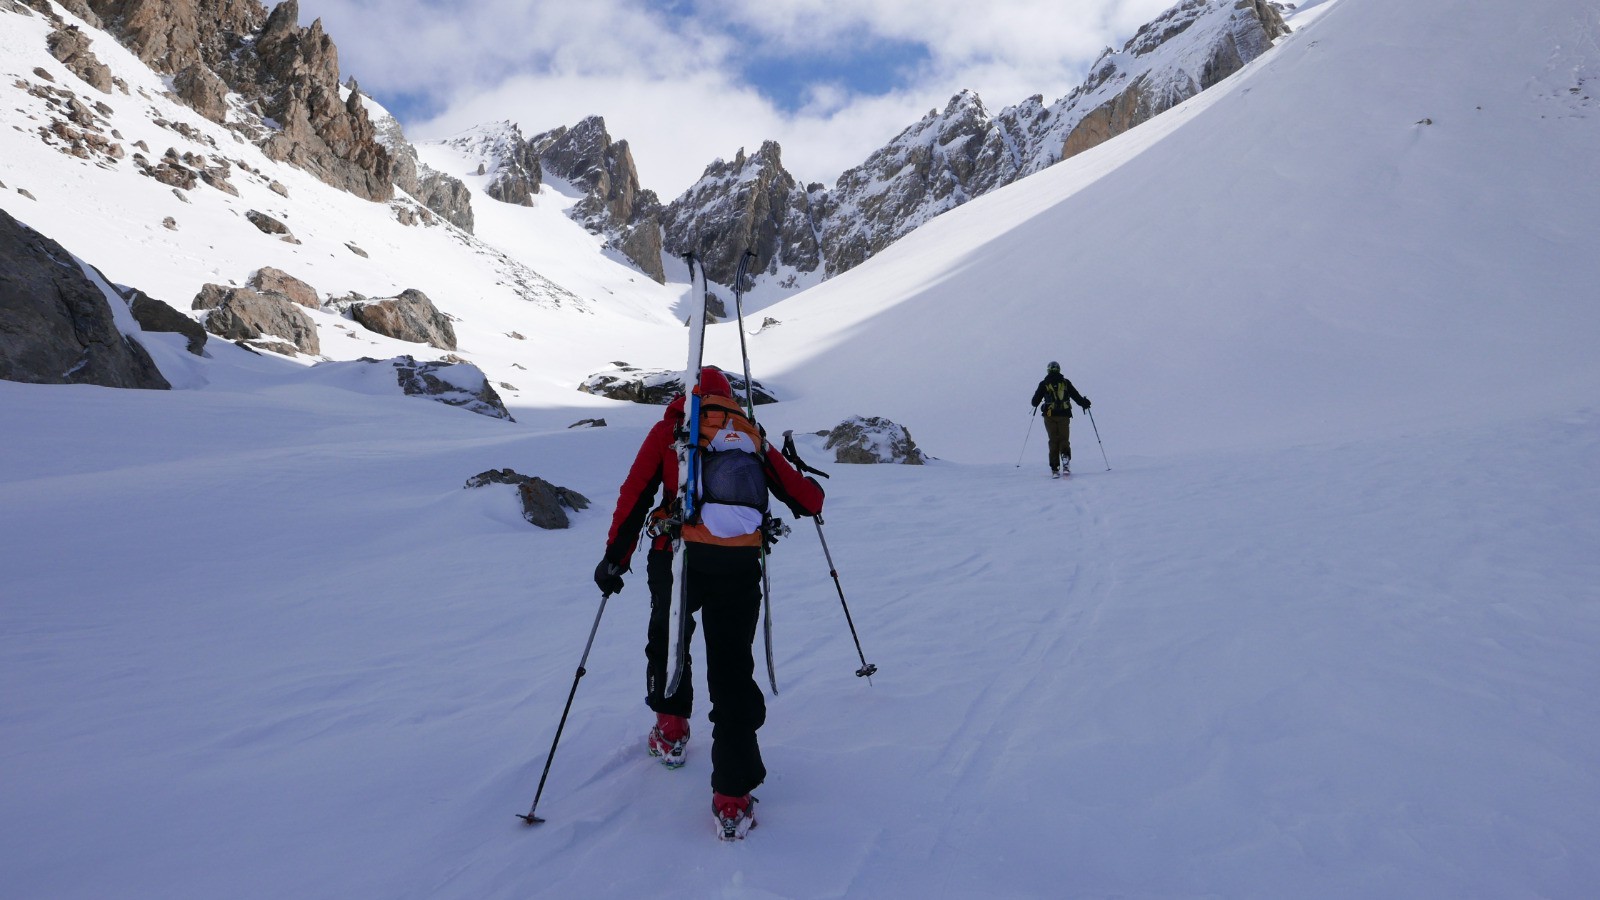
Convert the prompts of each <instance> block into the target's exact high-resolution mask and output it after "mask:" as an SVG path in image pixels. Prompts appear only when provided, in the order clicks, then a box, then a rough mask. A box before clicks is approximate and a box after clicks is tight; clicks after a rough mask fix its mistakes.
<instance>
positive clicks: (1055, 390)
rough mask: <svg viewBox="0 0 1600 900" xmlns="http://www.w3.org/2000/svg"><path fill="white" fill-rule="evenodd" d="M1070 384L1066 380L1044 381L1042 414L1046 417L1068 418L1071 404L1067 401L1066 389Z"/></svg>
mask: <svg viewBox="0 0 1600 900" xmlns="http://www.w3.org/2000/svg"><path fill="white" fill-rule="evenodd" d="M1069 384H1070V382H1068V381H1067V380H1066V379H1062V380H1060V381H1055V382H1052V381H1049V380H1046V381H1045V383H1044V414H1045V415H1047V416H1062V415H1065V416H1070V415H1072V404H1071V403H1070V402H1068V400H1067V388H1068V385H1069Z"/></svg>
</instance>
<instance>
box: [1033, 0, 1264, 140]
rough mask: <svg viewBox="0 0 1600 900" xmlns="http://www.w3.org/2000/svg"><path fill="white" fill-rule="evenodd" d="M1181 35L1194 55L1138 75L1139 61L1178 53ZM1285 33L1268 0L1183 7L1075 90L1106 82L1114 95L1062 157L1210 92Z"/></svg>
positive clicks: (1143, 31)
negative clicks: (1191, 40) (1195, 39)
mask: <svg viewBox="0 0 1600 900" xmlns="http://www.w3.org/2000/svg"><path fill="white" fill-rule="evenodd" d="M1191 30H1193V32H1191ZM1186 33H1197V34H1200V38H1199V41H1200V42H1199V43H1197V44H1196V46H1195V47H1194V48H1193V49H1194V50H1198V51H1200V52H1198V53H1195V54H1193V56H1194V58H1193V59H1185V60H1183V61H1182V62H1175V63H1173V64H1171V65H1167V66H1158V67H1155V68H1150V69H1148V70H1145V71H1137V66H1138V61H1139V60H1141V59H1143V58H1146V57H1151V56H1154V55H1157V54H1160V53H1161V52H1163V50H1164V49H1170V48H1172V47H1176V46H1179V45H1180V44H1181V42H1182V41H1184V40H1187V39H1186V38H1183V36H1184V35H1185V34H1186ZM1288 33H1289V26H1288V25H1286V24H1285V23H1284V21H1283V16H1282V14H1281V13H1280V12H1279V6H1278V4H1275V3H1271V2H1268V0H1184V2H1182V3H1180V4H1178V5H1177V6H1174V7H1172V8H1171V9H1169V10H1167V11H1166V12H1164V13H1162V14H1161V15H1160V16H1159V17H1157V18H1156V19H1154V20H1152V21H1150V22H1148V23H1146V24H1145V25H1144V26H1143V27H1141V28H1140V29H1139V31H1138V33H1137V34H1135V35H1134V36H1133V37H1132V38H1130V39H1129V40H1128V42H1127V44H1125V45H1124V46H1123V48H1122V54H1121V57H1122V58H1121V59H1119V58H1117V55H1115V54H1110V53H1109V52H1108V53H1107V55H1106V56H1103V57H1102V58H1101V61H1100V62H1099V63H1097V64H1096V66H1095V68H1094V70H1093V71H1092V73H1091V74H1090V78H1089V81H1087V82H1086V83H1085V88H1084V89H1080V91H1083V93H1084V95H1085V96H1087V95H1089V94H1091V93H1093V92H1094V91H1097V90H1099V89H1100V88H1101V87H1102V85H1106V84H1107V83H1110V85H1111V86H1112V87H1114V88H1116V90H1117V93H1116V94H1115V96H1112V97H1111V98H1110V99H1105V100H1103V102H1101V103H1100V105H1098V106H1096V107H1094V108H1092V109H1089V110H1087V111H1085V112H1082V113H1080V115H1081V119H1080V121H1079V122H1078V124H1077V125H1076V127H1074V128H1073V129H1072V130H1071V131H1070V132H1069V133H1068V134H1067V136H1066V139H1065V140H1064V141H1063V143H1062V147H1061V158H1062V159H1066V158H1068V157H1071V156H1075V155H1077V154H1079V153H1082V152H1083V151H1085V150H1087V149H1089V148H1090V147H1094V146H1096V145H1098V144H1102V143H1104V142H1106V141H1108V140H1110V139H1111V138H1113V137H1116V136H1117V135H1119V134H1121V133H1123V132H1124V131H1127V130H1128V129H1130V128H1133V127H1135V126H1137V125H1140V124H1142V123H1144V122H1146V121H1148V120H1150V119H1152V118H1154V117H1155V116H1158V115H1160V114H1161V113H1163V112H1166V111H1167V110H1169V109H1171V108H1172V107H1174V106H1177V105H1178V104H1179V103H1182V102H1183V101H1185V100H1187V99H1189V98H1190V97H1193V96H1194V95H1195V94H1198V93H1200V92H1201V91H1203V90H1206V89H1208V88H1210V87H1212V86H1214V85H1216V84H1217V82H1219V81H1221V80H1222V79H1224V78H1226V77H1228V76H1229V75H1232V74H1233V73H1234V72H1237V71H1239V70H1240V69H1242V68H1244V66H1245V64H1246V63H1248V62H1250V61H1251V60H1253V59H1255V58H1256V57H1258V56H1260V55H1261V54H1263V53H1265V52H1267V50H1268V49H1270V48H1271V47H1272V42H1273V41H1275V40H1277V39H1278V38H1279V37H1282V36H1283V35H1285V34H1288ZM1180 49H1181V48H1180ZM1196 59H1197V60H1198V62H1196V61H1195V60H1196ZM1125 70H1126V74H1125ZM1133 72H1137V74H1132V73H1133ZM1119 78H1120V81H1122V82H1126V84H1122V83H1120V82H1119ZM1085 89H1087V90H1085ZM1079 108H1080V109H1082V105H1080V106H1079Z"/></svg>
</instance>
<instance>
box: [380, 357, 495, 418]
mask: <svg viewBox="0 0 1600 900" xmlns="http://www.w3.org/2000/svg"><path fill="white" fill-rule="evenodd" d="M361 361H362V362H364V363H372V362H378V360H374V359H367V358H363V359H362V360H361ZM388 363H389V364H390V365H393V366H394V370H395V377H396V379H398V381H399V383H400V388H401V390H403V391H405V392H406V394H407V395H408V396H413V397H426V398H428V399H429V400H437V401H438V402H440V403H444V404H447V405H449V406H459V407H461V408H462V409H465V410H467V411H468V412H474V413H477V414H478V415H480V416H488V417H490V418H491V419H505V420H506V421H508V422H513V421H516V420H515V419H512V418H511V413H510V411H509V410H507V409H506V404H505V402H504V401H503V400H501V399H500V395H499V394H498V393H495V389H494V385H492V384H490V383H489V379H488V378H487V377H485V376H484V374H483V370H481V369H479V368H478V367H477V366H474V365H472V364H470V363H445V362H419V361H417V360H416V359H415V358H413V357H410V356H399V357H395V358H394V359H391V360H388Z"/></svg>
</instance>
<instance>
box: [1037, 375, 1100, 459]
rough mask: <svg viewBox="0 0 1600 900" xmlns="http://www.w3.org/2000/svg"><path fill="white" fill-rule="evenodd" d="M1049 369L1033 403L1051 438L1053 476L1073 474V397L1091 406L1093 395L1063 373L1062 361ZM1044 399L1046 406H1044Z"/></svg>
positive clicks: (1050, 449)
mask: <svg viewBox="0 0 1600 900" xmlns="http://www.w3.org/2000/svg"><path fill="white" fill-rule="evenodd" d="M1046 370H1047V371H1046V373H1045V376H1044V380H1043V381H1041V382H1039V387H1038V388H1036V389H1035V390H1034V392H1033V400H1032V402H1031V403H1029V405H1030V406H1032V407H1034V408H1035V409H1036V410H1039V411H1042V412H1043V413H1044V432H1045V434H1046V435H1047V436H1048V437H1049V438H1050V447H1049V460H1050V477H1051V478H1060V477H1061V476H1062V475H1063V474H1066V475H1071V474H1072V442H1071V440H1070V431H1071V429H1072V401H1074V400H1075V401H1077V403H1078V405H1079V406H1081V407H1083V408H1084V409H1085V410H1087V409H1088V408H1089V398H1088V397H1085V396H1084V395H1082V394H1080V393H1078V389H1077V388H1075V387H1073V386H1072V382H1070V381H1068V380H1067V379H1066V377H1065V376H1063V375H1062V374H1061V364H1060V363H1058V362H1053V361H1052V362H1051V363H1050V365H1049V366H1047V367H1046ZM1041 401H1043V404H1044V405H1043V406H1040V402H1041Z"/></svg>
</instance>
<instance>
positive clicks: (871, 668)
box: [812, 515, 878, 683]
mask: <svg viewBox="0 0 1600 900" xmlns="http://www.w3.org/2000/svg"><path fill="white" fill-rule="evenodd" d="M812 521H814V522H816V523H817V540H819V541H821V542H822V555H823V556H824V557H826V558H827V560H828V574H829V575H831V576H833V588H834V590H836V591H838V592H839V605H840V606H842V607H844V621H845V624H846V625H849V626H850V639H851V640H852V641H855V642H856V656H857V657H859V658H860V660H861V668H859V669H857V670H856V677H857V678H865V679H867V682H868V683H871V681H872V676H873V675H874V674H876V673H877V671H878V667H877V666H875V665H873V664H872V663H869V662H867V656H866V654H864V653H862V652H861V638H860V637H858V636H857V635H856V623H855V620H854V619H852V618H850V604H848V603H846V602H844V586H843V585H841V584H840V583H839V570H838V569H835V568H834V566H833V554H832V553H829V552H828V539H827V538H825V537H823V536H822V516H820V515H818V516H813V517H812Z"/></svg>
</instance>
